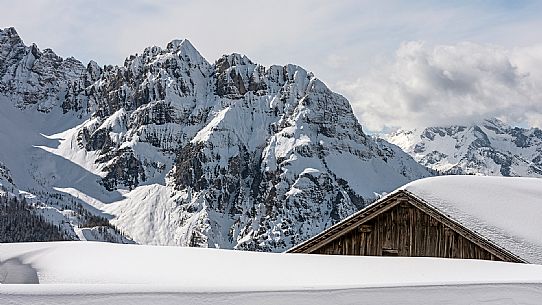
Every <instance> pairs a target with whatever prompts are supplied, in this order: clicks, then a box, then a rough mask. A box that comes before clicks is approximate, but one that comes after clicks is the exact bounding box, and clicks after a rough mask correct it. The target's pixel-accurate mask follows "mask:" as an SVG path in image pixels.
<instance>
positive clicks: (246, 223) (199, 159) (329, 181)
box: [0, 28, 431, 251]
mask: <svg viewBox="0 0 542 305" xmlns="http://www.w3.org/2000/svg"><path fill="white" fill-rule="evenodd" d="M0 78H1V82H0V105H1V108H0V116H1V118H0V130H2V131H4V132H0V143H2V149H0V161H3V163H4V164H5V167H6V168H9V169H10V175H11V177H12V181H13V182H14V183H15V184H17V186H18V187H19V188H21V189H23V190H26V191H29V192H31V193H33V194H35V195H36V196H38V197H39V198H40V199H41V200H42V201H47V200H48V199H49V198H50V197H51V196H55V197H62V198H63V199H61V200H60V201H63V200H66V201H73V202H77V203H79V204H81V206H83V207H86V208H87V209H88V210H89V211H91V212H92V213H95V214H96V215H101V216H104V217H106V218H108V219H110V221H111V223H112V224H114V225H115V226H117V227H118V228H119V229H120V230H121V231H122V232H124V233H126V234H127V235H128V236H130V237H131V238H132V239H133V240H135V241H136V242H138V243H144V244H161V245H183V246H203V247H221V248H236V249H250V250H259V251H280V250H284V249H286V248H288V247H290V246H291V245H293V244H295V243H298V242H300V241H302V240H304V239H307V238H308V237H310V236H312V235H313V234H315V233H317V232H320V231H321V230H323V229H324V228H326V227H328V226H330V225H332V224H333V223H335V222H337V221H339V220H340V219H342V218H344V217H346V216H347V215H349V214H351V213H353V212H354V211H356V210H358V209H359V208H361V207H363V206H365V205H366V204H367V203H368V202H370V201H372V200H373V199H374V198H375V196H377V194H378V193H382V192H387V191H391V190H393V189H395V188H396V187H398V186H400V185H402V184H405V183H406V182H409V181H411V180H414V179H417V178H421V177H426V176H429V175H431V174H430V173H429V171H428V170H427V169H426V168H424V167H422V166H420V165H419V164H418V163H416V162H415V161H414V160H413V159H412V158H411V157H410V156H408V155H407V154H405V153H404V152H402V151H401V150H399V149H396V148H394V147H393V145H390V144H389V143H377V142H375V141H374V140H373V139H372V138H371V137H368V136H367V135H365V133H364V132H363V131H362V127H361V125H360V124H359V123H358V121H357V119H356V118H355V116H354V114H353V113H352V109H351V107H350V104H349V103H348V101H347V100H346V99H345V98H344V97H342V96H340V95H338V94H336V93H333V92H332V91H330V90H329V89H328V88H327V87H326V86H325V84H323V83H322V82H321V81H320V80H318V79H317V78H316V77H315V76H314V75H313V74H312V73H310V72H307V71H305V70H304V69H302V68H301V67H298V66H295V65H286V66H271V67H263V66H261V65H258V64H256V63H254V62H252V61H251V60H250V59H248V58H247V57H246V56H242V55H239V54H231V55H224V56H222V57H221V58H219V59H218V60H217V61H216V62H214V63H209V62H208V61H207V60H206V59H205V58H203V57H202V56H201V55H200V54H199V52H198V51H197V50H196V49H195V48H194V47H193V46H192V45H191V43H190V42H189V41H188V40H174V41H172V42H170V43H169V44H168V45H167V47H166V48H160V47H149V48H146V49H145V50H144V51H143V52H142V53H141V54H136V55H132V56H130V57H128V58H127V59H126V60H125V62H124V65H123V66H104V67H100V66H99V65H98V64H96V63H95V62H90V63H89V64H88V65H86V66H85V65H83V64H81V63H80V62H79V61H77V60H75V59H73V58H68V59H63V58H60V57H58V56H57V55H55V53H54V52H53V51H51V50H44V51H40V50H39V49H38V47H37V46H35V45H32V46H26V45H25V44H24V43H23V42H22V40H21V39H20V37H19V36H18V35H17V33H16V31H15V30H14V29H12V28H9V29H5V30H3V31H0ZM8 143H9V144H8ZM56 208H58V209H59V211H60V212H61V213H62V212H63V211H62V206H61V205H57V207H56ZM75 226H77V224H75Z"/></svg>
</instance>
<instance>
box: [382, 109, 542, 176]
mask: <svg viewBox="0 0 542 305" xmlns="http://www.w3.org/2000/svg"><path fill="white" fill-rule="evenodd" d="M384 138H385V139H386V140H388V141H390V142H391V143H393V144H396V145H398V146H399V147H401V148H402V149H403V150H404V151H406V152H407V153H409V154H410V155H412V157H414V159H416V160H417V161H418V162H420V163H421V164H422V165H425V166H427V167H430V168H432V169H435V170H438V171H440V172H443V173H447V174H482V175H490V176H529V177H542V131H541V130H540V129H538V128H530V129H525V128H519V127H511V126H507V125H506V124H504V123H503V122H501V121H499V120H497V119H491V120H485V121H483V122H480V123H478V124H473V125H470V126H459V125H456V126H448V127H429V128H426V129H423V130H421V129H420V130H411V131H398V132H396V133H393V134H390V135H388V136H385V137H384Z"/></svg>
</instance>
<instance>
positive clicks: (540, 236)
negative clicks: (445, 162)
mask: <svg viewBox="0 0 542 305" xmlns="http://www.w3.org/2000/svg"><path fill="white" fill-rule="evenodd" d="M400 190H405V191H408V192H409V193H411V194H412V195H414V196H415V197H417V198H418V199H421V200H423V201H424V202H425V203H427V204H428V205H430V206H432V207H433V208H435V209H437V210H438V211H440V212H441V213H442V214H444V215H445V216H447V217H449V218H450V219H452V220H454V221H456V222H457V223H459V224H461V225H462V226H464V227H465V228H467V229H469V230H471V231H474V232H475V233H478V234H479V235H481V236H482V237H483V238H486V239H488V240H489V241H490V242H492V243H493V244H495V245H497V246H500V247H502V248H504V249H506V250H508V251H510V252H512V253H513V254H515V255H517V256H519V257H521V258H522V259H524V260H526V261H528V262H530V263H535V264H542V179H540V178H517V177H485V176H440V177H431V178H425V179H420V180H416V181H414V182H411V183H409V184H407V185H405V186H403V187H401V188H400Z"/></svg>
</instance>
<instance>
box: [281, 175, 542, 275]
mask: <svg viewBox="0 0 542 305" xmlns="http://www.w3.org/2000/svg"><path fill="white" fill-rule="evenodd" d="M287 252H289V253H313V254H332V255H372V256H427V257H443V258H464V259H485V260H497V261H507V262H520V263H537V264H541V263H542V179H538V178H510V177H506V178H503V177H480V176H442V177H433V178H426V179H421V180H418V181H414V182H412V183H410V184H407V185H406V186H404V187H401V188H400V189H398V190H396V191H394V192H393V193H391V194H389V195H387V196H385V197H384V198H382V199H380V200H378V201H376V202H375V203H373V204H371V205H370V206H368V207H366V208H365V209H363V210H361V211H359V212H357V213H355V214H354V215H352V216H350V217H348V218H347V219H345V220H343V221H341V222H340V223H338V224H336V225H334V226H332V227H330V228H329V229H327V230H325V231H323V232H321V233H320V234H318V235H316V236H314V237H313V238H311V239H309V240H307V241H305V242H303V243H301V244H299V245H297V246H295V247H293V248H291V249H290V250H288V251H287Z"/></svg>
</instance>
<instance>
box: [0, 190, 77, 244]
mask: <svg viewBox="0 0 542 305" xmlns="http://www.w3.org/2000/svg"><path fill="white" fill-rule="evenodd" d="M59 240H70V238H69V237H68V235H67V234H66V232H64V231H63V230H62V229H61V228H60V227H59V226H56V225H54V224H51V223H49V222H47V221H45V219H44V218H43V216H41V215H39V214H35V213H34V212H32V210H31V208H30V207H29V205H28V204H27V202H26V199H24V198H22V199H19V198H17V197H11V196H8V195H7V194H6V195H0V242H2V243H10V242H32V241H59Z"/></svg>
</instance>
